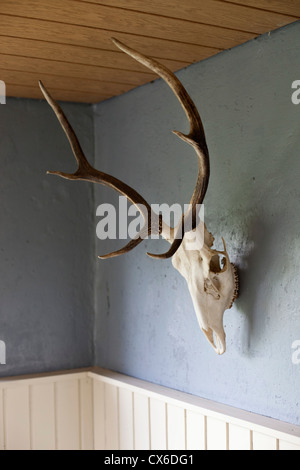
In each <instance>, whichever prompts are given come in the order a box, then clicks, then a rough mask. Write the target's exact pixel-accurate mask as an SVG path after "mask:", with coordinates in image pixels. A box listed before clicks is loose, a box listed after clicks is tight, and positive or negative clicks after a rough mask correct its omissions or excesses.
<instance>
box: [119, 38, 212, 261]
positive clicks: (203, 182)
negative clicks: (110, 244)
mask: <svg viewBox="0 0 300 470" xmlns="http://www.w3.org/2000/svg"><path fill="white" fill-rule="evenodd" d="M112 41H113V43H114V44H115V45H116V46H117V47H118V48H119V49H121V50H122V51H123V52H125V53H126V54H128V55H129V56H131V57H132V58H133V59H135V60H137V61H138V62H140V63H141V64H143V65H145V67H147V68H148V69H150V70H152V71H153V72H155V73H156V74H157V75H159V76H160V77H161V78H162V79H163V80H164V81H165V82H166V83H167V85H169V87H170V88H171V89H172V90H173V92H174V93H175V95H176V96H177V98H178V100H179V101H180V104H181V106H182V107H183V109H184V111H185V113H186V115H187V118H188V120H189V123H190V133H189V134H188V135H185V134H182V132H178V131H173V132H174V134H176V135H177V136H178V137H179V138H180V139H182V140H184V142H187V143H188V144H189V145H191V146H192V147H193V148H194V150H195V151H196V154H197V157H198V165H199V170H198V177H197V182H196V186H195V189H194V192H193V195H192V198H191V200H190V210H189V211H188V212H187V214H185V215H183V217H182V219H181V222H180V224H179V225H178V227H177V228H176V232H175V237H174V241H173V242H172V244H171V247H170V249H169V251H168V252H167V253H164V254H160V255H153V254H150V256H151V257H153V258H163V259H166V258H170V257H171V256H173V255H174V254H175V253H176V251H177V250H178V248H179V247H180V245H181V243H182V240H183V237H184V234H185V232H186V231H190V230H191V229H192V230H193V229H195V228H196V226H197V220H198V219H197V213H196V209H197V205H198V204H202V203H203V200H204V197H205V194H206V191H207V187H208V182H209V176H210V165H209V152H208V148H207V144H206V138H205V133H204V128H203V124H202V121H201V118H200V115H199V113H198V110H197V108H196V106H195V104H194V102H193V101H192V99H191V97H190V96H189V94H188V93H187V91H186V90H185V88H184V87H183V85H182V83H181V82H180V81H179V80H178V78H177V77H176V75H174V73H173V72H171V71H170V70H169V69H168V68H167V67H165V66H164V65H162V64H160V63H159V62H157V61H156V60H154V59H152V58H149V57H147V56H145V55H143V54H141V53H139V52H137V51H135V50H133V49H131V48H130V47H128V46H126V45H125V44H123V43H122V42H120V41H118V40H117V39H115V38H112ZM190 218H192V223H187V222H186V220H187V221H189V220H190Z"/></svg>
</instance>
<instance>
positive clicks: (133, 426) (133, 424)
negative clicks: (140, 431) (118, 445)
mask: <svg viewBox="0 0 300 470" xmlns="http://www.w3.org/2000/svg"><path fill="white" fill-rule="evenodd" d="M131 398H132V421H133V423H132V430H133V450H135V422H134V413H135V410H134V393H132V397H131Z"/></svg>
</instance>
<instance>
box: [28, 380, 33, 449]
mask: <svg viewBox="0 0 300 470" xmlns="http://www.w3.org/2000/svg"><path fill="white" fill-rule="evenodd" d="M28 408H29V442H30V450H33V447H32V445H33V435H32V421H33V417H32V386H31V385H29V387H28Z"/></svg>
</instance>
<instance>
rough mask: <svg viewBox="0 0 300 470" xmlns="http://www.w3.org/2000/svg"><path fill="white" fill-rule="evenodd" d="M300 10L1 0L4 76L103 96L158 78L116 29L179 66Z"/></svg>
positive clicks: (290, 3)
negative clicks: (124, 48)
mask: <svg viewBox="0 0 300 470" xmlns="http://www.w3.org/2000/svg"><path fill="white" fill-rule="evenodd" d="M299 18H300V0H230V1H229V0H0V24H1V26H0V36H1V37H0V80H3V81H5V82H6V86H7V96H14V97H23V98H41V92H40V90H39V87H38V80H39V79H42V80H43V81H44V83H45V85H46V86H47V87H48V88H49V90H50V91H51V92H52V93H53V96H54V97H55V98H56V99H58V100H64V101H74V102H86V103H95V102H99V101H102V100H105V99H107V98H110V97H112V96H116V95H119V94H121V93H124V92H126V91H128V90H130V89H132V88H135V87H137V86H139V85H142V84H144V83H147V82H150V81H151V80H153V79H154V78H156V77H154V76H153V75H152V74H151V73H149V72H148V71H147V69H145V68H144V67H142V66H141V65H140V64H138V63H136V62H135V61H133V60H132V59H131V58H129V57H128V56H126V55H125V54H124V53H122V52H120V51H119V50H117V49H116V47H115V46H114V44H113V43H112V42H111V41H110V38H111V37H112V36H113V37H116V38H117V39H119V40H121V41H123V42H126V43H127V44H128V45H129V46H131V47H133V48H136V49H138V50H140V51H141V52H143V53H145V54H147V55H150V56H152V57H155V58H157V59H158V60H160V61H161V62H162V63H164V64H165V65H167V66H168V67H169V68H171V69H172V70H173V71H177V70H179V69H181V68H183V67H185V66H187V65H189V64H192V63H193V62H198V61H200V60H202V59H205V58H207V57H210V56H212V55H214V54H217V53H218V52H220V51H222V50H224V49H228V48H231V47H234V46H237V45H239V44H241V43H244V42H246V41H248V40H250V39H253V38H254V37H256V36H258V35H260V34H263V33H266V32H268V31H271V30H274V29H276V28H278V27H281V26H284V25H286V24H289V23H292V22H294V21H297V20H298V19H299Z"/></svg>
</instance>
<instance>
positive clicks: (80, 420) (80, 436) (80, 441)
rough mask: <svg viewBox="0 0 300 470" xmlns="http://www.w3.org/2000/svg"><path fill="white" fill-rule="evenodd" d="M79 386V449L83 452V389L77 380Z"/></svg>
mask: <svg viewBox="0 0 300 470" xmlns="http://www.w3.org/2000/svg"><path fill="white" fill-rule="evenodd" d="M77 386H78V423H79V448H80V450H83V442H82V416H81V412H82V403H81V400H82V396H81V387H80V379H78V380H77Z"/></svg>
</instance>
